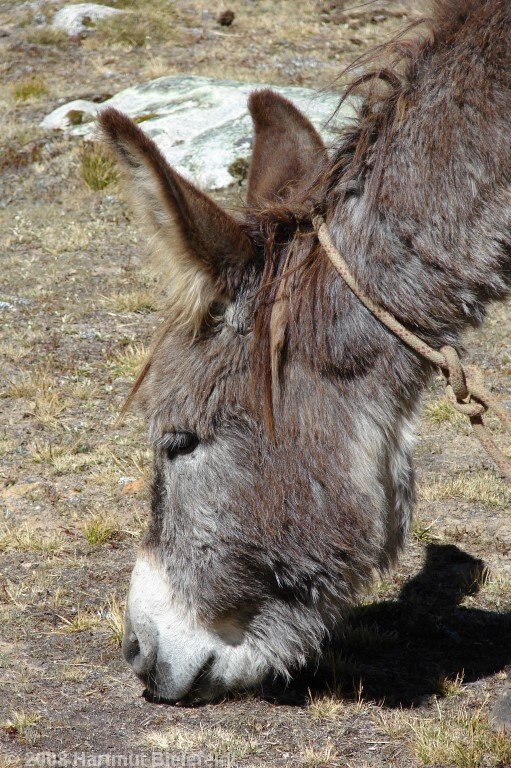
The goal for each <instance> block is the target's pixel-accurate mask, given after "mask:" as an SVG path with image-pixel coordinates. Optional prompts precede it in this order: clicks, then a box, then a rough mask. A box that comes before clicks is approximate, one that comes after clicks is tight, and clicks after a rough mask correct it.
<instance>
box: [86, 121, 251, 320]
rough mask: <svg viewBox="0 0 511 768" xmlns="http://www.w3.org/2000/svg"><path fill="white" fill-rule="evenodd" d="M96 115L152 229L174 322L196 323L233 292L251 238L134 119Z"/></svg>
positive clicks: (144, 217)
mask: <svg viewBox="0 0 511 768" xmlns="http://www.w3.org/2000/svg"><path fill="white" fill-rule="evenodd" d="M98 119H99V125H100V129H101V132H102V134H103V137H104V138H105V139H106V141H107V142H108V144H109V145H110V146H111V147H112V149H113V150H114V152H115V153H116V155H117V157H118V160H119V162H120V164H121V167H122V168H123V170H124V175H125V176H126V177H127V181H128V191H129V192H130V193H131V197H132V199H133V203H134V206H135V208H136V210H137V212H138V213H139V215H140V217H141V219H142V221H143V222H145V223H146V224H147V225H148V227H149V229H150V231H151V232H152V234H153V236H154V237H153V241H154V242H155V244H156V246H157V255H158V257H159V258H158V263H157V269H158V271H159V276H160V278H163V279H164V280H165V281H166V282H167V283H168V293H169V294H170V299H171V301H170V305H171V311H172V313H173V315H174V319H175V321H176V324H178V325H182V326H184V325H188V326H192V327H193V329H194V330H195V331H197V330H198V329H199V327H200V326H201V324H202V321H203V320H204V318H205V316H206V315H207V314H208V312H209V311H210V309H211V307H212V305H213V304H217V303H218V302H222V301H228V300H229V298H231V296H230V292H231V286H232V285H233V284H235V283H236V275H237V274H238V273H241V271H242V270H243V269H244V267H245V265H246V264H247V262H248V261H249V260H251V259H252V258H253V255H254V252H253V248H252V244H251V242H250V240H249V239H248V237H247V236H246V235H245V233H244V232H243V230H242V229H241V227H240V226H239V224H238V223H237V222H236V221H235V220H234V219H233V218H232V217H231V216H229V215H228V214H227V213H225V211H223V210H222V209H221V208H220V207H219V206H218V205H216V203H215V202H213V200H211V198H209V197H208V196H207V195H205V194H204V193H203V192H201V191H200V190H199V189H197V188H196V187H195V186H194V185H193V184H191V183H190V182H188V181H186V179H184V178H183V177H182V176H180V175H179V174H178V173H177V172H176V171H174V170H173V169H172V168H171V167H170V165H169V164H168V163H167V161H166V160H165V158H164V157H163V155H162V153H161V152H160V150H159V149H158V147H157V146H156V144H155V143H154V141H152V140H151V139H149V138H148V137H147V136H146V135H145V133H144V132H143V131H142V130H141V129H140V128H139V127H138V126H137V125H136V124H135V123H134V122H133V121H132V120H130V119H129V118H128V117H126V116H125V115H123V114H122V113H121V112H118V111H117V110H115V109H112V108H109V109H106V110H104V111H103V112H101V113H100V115H99V118H98Z"/></svg>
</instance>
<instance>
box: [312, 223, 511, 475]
mask: <svg viewBox="0 0 511 768" xmlns="http://www.w3.org/2000/svg"><path fill="white" fill-rule="evenodd" d="M312 223H313V226H314V229H315V231H316V233H317V235H318V239H319V242H320V243H321V245H322V246H323V248H324V250H325V253H326V255H327V256H328V258H329V259H330V261H331V262H332V264H333V266H334V267H335V269H336V271H337V272H338V273H339V275H340V276H341V277H342V279H343V280H344V282H345V283H346V285H347V286H348V287H349V288H350V290H351V291H352V292H353V293H354V294H355V296H356V297H357V298H358V299H359V301H360V302H361V303H362V304H363V305H364V306H365V307H366V309H368V310H369V312H371V313H372V314H373V315H374V316H375V317H376V318H377V319H378V320H379V321H380V323H382V325H384V326H385V327H386V328H387V329H388V330H389V331H391V333H393V334H394V335H395V336H397V337H398V338H399V339H401V341H403V342H404V343H405V344H406V345H407V346H408V347H410V348H411V349H413V350H414V352H417V354H418V355H420V356H421V357H423V358H425V359H426V360H428V361H429V362H430V363H432V364H433V365H434V366H436V367H437V368H440V369H441V371H442V373H443V375H444V376H445V380H446V393H447V398H448V400H449V402H450V403H451V404H452V405H453V407H454V408H455V409H456V410H457V411H458V412H459V413H462V414H463V415H464V416H467V417H468V418H469V420H470V423H471V424H472V428H473V430H474V433H475V435H476V436H477V437H478V439H479V441H480V442H481V445H482V446H483V448H484V449H485V450H486V452H487V453H488V455H489V456H490V457H491V458H492V459H493V461H494V462H495V464H496V465H497V467H498V468H499V470H500V474H501V476H502V477H503V478H504V479H505V480H506V481H507V482H508V483H509V484H510V485H511V462H510V461H509V459H507V458H506V457H505V456H504V454H503V453H502V451H501V450H500V448H498V447H497V445H496V444H495V442H494V441H493V439H492V436H491V434H490V432H489V430H488V429H487V427H486V426H485V424H484V421H483V414H485V413H486V412H487V411H488V410H489V409H490V408H491V409H492V410H493V411H494V413H495V415H496V416H498V417H499V418H500V420H501V421H502V423H503V425H504V426H505V427H507V428H508V430H511V414H509V413H508V412H507V410H506V409H505V408H504V406H503V405H502V403H500V402H499V401H498V399H497V398H496V397H495V396H494V395H492V394H491V393H490V392H489V391H488V390H487V389H486V387H485V386H484V381H483V375H482V372H481V371H479V370H478V369H474V368H470V369H467V370H465V368H464V367H463V365H462V363H461V360H460V357H459V354H458V351H457V350H456V349H454V347H450V346H445V347H442V349H441V350H438V349H433V348H432V347H430V346H429V344H426V342H425V341H423V340H422V339H420V338H419V337H418V336H416V335H415V334H414V333H412V332H411V331H409V330H408V328H405V326H404V325H402V324H401V323H400V322H399V320H397V319H396V318H395V317H394V315H392V314H390V312H387V310H386V309H384V308H383V307H381V306H380V305H379V304H376V303H375V302H374V301H373V300H372V299H370V298H369V296H367V295H366V294H365V293H364V291H363V290H362V289H361V288H360V286H359V284H358V282H357V279H356V277H355V276H354V275H353V274H352V273H351V271H350V269H349V267H348V265H347V264H346V262H345V261H344V259H343V258H342V256H341V254H340V253H339V251H338V249H337V248H336V247H335V245H334V244H333V242H332V239H331V237H330V234H329V232H328V228H327V226H326V224H325V222H324V220H323V219H322V218H321V216H317V217H316V218H314V219H313V222H312Z"/></svg>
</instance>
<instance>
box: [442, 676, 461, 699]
mask: <svg viewBox="0 0 511 768" xmlns="http://www.w3.org/2000/svg"><path fill="white" fill-rule="evenodd" d="M463 678H464V673H463V672H459V673H458V674H457V675H456V677H455V678H454V680H452V679H451V678H449V677H445V676H442V677H439V678H438V680H437V681H436V694H437V696H439V697H441V698H442V699H452V698H454V697H455V696H459V695H460V694H461V693H463Z"/></svg>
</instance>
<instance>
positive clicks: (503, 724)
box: [490, 693, 511, 731]
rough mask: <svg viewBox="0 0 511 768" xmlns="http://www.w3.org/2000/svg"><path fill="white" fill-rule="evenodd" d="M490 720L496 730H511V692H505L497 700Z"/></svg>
mask: <svg viewBox="0 0 511 768" xmlns="http://www.w3.org/2000/svg"><path fill="white" fill-rule="evenodd" d="M490 722H491V724H492V725H493V727H494V728H495V729H496V730H504V731H511V693H505V694H504V696H501V698H500V699H498V700H497V701H496V702H495V704H494V705H493V708H492V710H491V712H490Z"/></svg>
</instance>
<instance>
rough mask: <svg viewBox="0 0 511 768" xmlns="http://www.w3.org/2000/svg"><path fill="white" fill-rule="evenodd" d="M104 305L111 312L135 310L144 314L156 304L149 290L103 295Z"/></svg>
mask: <svg viewBox="0 0 511 768" xmlns="http://www.w3.org/2000/svg"><path fill="white" fill-rule="evenodd" d="M104 301H105V305H106V306H107V307H108V308H109V309H111V310H112V311H113V312H135V313H136V314H145V313H146V312H153V311H154V310H155V309H156V304H155V301H154V297H153V295H152V294H151V293H150V292H149V291H129V292H127V293H116V294H114V295H112V296H106V297H105V300H104Z"/></svg>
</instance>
